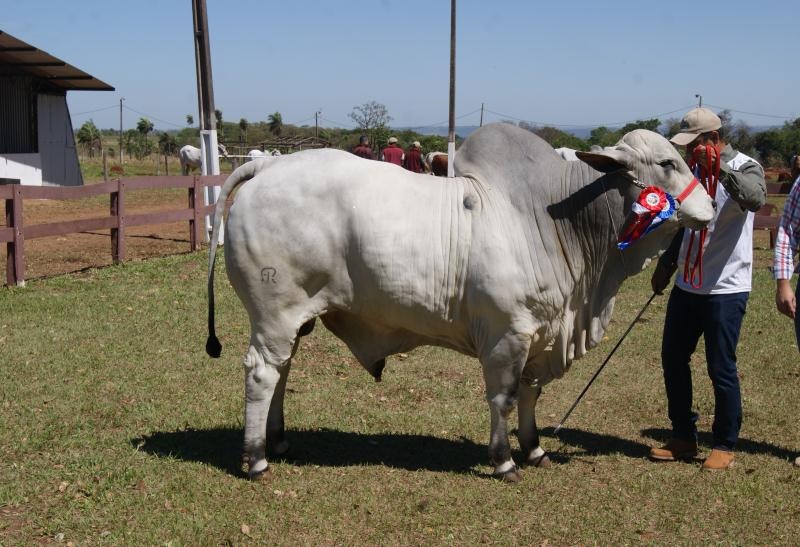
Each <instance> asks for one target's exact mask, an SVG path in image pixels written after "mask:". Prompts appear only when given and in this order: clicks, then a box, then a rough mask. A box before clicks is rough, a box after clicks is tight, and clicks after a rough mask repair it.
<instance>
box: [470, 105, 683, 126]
mask: <svg viewBox="0 0 800 547" xmlns="http://www.w3.org/2000/svg"><path fill="white" fill-rule="evenodd" d="M690 108H692V105H689V106H684V107H681V108H676V109H675V110H670V111H669V112H661V113H660V114H651V115H649V116H644V117H641V118H636V119H635V120H626V121H621V122H605V123H586V124H564V123H548V122H541V121H536V120H525V119H522V118H517V117H515V116H509V115H507V114H501V113H499V112H495V111H493V110H489V109H488V108H484V112H488V113H490V114H494V115H495V116H499V117H500V118H503V119H507V120H515V121H520V122H528V123H532V124H536V125H544V126H550V127H603V126H606V127H607V126H617V125H625V124H627V123H634V122H636V121H639V120H648V119H652V118H661V117H662V116H667V115H669V114H674V113H676V112H683V111H686V110H688V109H690Z"/></svg>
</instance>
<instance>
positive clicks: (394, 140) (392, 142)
mask: <svg viewBox="0 0 800 547" xmlns="http://www.w3.org/2000/svg"><path fill="white" fill-rule="evenodd" d="M388 142H389V144H394V143H396V142H397V137H389V141H388Z"/></svg>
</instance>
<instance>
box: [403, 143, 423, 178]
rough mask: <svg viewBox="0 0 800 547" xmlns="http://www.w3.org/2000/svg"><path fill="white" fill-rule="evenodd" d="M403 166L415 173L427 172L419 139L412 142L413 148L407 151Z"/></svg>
mask: <svg viewBox="0 0 800 547" xmlns="http://www.w3.org/2000/svg"><path fill="white" fill-rule="evenodd" d="M403 167H405V168H406V169H408V170H409V171H412V172H414V173H424V172H425V162H424V161H423V160H422V150H421V147H420V144H419V141H414V142H412V143H411V148H409V149H408V152H406V157H405V159H404V160H403Z"/></svg>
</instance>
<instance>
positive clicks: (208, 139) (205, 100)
mask: <svg viewBox="0 0 800 547" xmlns="http://www.w3.org/2000/svg"><path fill="white" fill-rule="evenodd" d="M192 17H193V22H194V53H195V64H196V68H197V102H198V107H199V110H200V155H201V160H202V163H201V166H200V173H201V174H202V175H219V152H218V150H217V125H216V119H215V117H214V85H213V78H212V75H211V46H210V45H209V39H208V15H207V12H206V2H205V0H192ZM205 189H206V190H205V192H204V193H203V194H204V197H205V204H206V205H211V204H213V203H216V202H217V198H218V197H219V193H220V187H219V186H206V187H205ZM211 229H212V226H211V216H210V215H206V241H208V240H209V239H210V237H211ZM219 238H220V241H219V244H220V245H221V244H222V238H223V234H222V230H220V233H219Z"/></svg>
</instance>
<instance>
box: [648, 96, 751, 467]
mask: <svg viewBox="0 0 800 547" xmlns="http://www.w3.org/2000/svg"><path fill="white" fill-rule="evenodd" d="M671 142H672V143H674V144H676V145H678V146H685V147H686V157H687V161H688V163H689V165H690V167H692V168H693V169H694V170H695V176H697V178H698V180H699V181H700V182H701V183H702V184H703V186H704V187H705V188H706V190H707V191H708V192H709V194H710V195H711V197H712V198H714V200H715V202H716V204H717V207H716V211H715V213H714V218H713V219H712V221H711V223H710V224H709V226H708V228H707V229H706V230H703V231H701V232H694V231H692V230H682V231H681V232H679V233H678V235H677V236H676V238H675V240H674V241H673V245H671V246H670V248H669V249H668V250H667V251H666V252H665V253H664V254H663V255H662V256H661V258H660V260H659V262H658V265H657V266H656V270H655V272H654V273H653V277H652V279H651V284H652V287H653V290H654V291H655V292H656V293H658V294H661V292H663V290H664V289H665V288H666V287H667V285H668V284H669V281H670V279H671V277H672V274H673V273H674V272H675V270H676V269H677V270H678V276H677V279H676V281H675V287H674V288H673V289H672V291H671V294H670V298H669V303H668V305H667V312H666V317H665V319H664V336H663V339H662V346H661V365H662V368H663V371H664V385H665V387H666V392H667V403H668V411H669V418H670V421H671V422H672V438H671V439H670V440H669V442H667V443H666V445H664V446H663V447H660V448H653V449H651V451H650V458H651V459H653V460H656V461H675V460H679V459H686V458H694V457H695V456H696V455H697V428H696V426H695V422H696V421H697V418H698V415H697V413H696V412H694V411H692V377H691V369H690V368H689V361H690V359H691V356H692V354H693V353H694V351H695V348H696V347H697V342H698V341H699V339H700V336H701V335H702V336H703V338H704V339H705V345H706V361H707V363H708V375H709V377H710V378H711V383H712V385H713V386H714V423H713V426H712V432H713V435H714V444H713V446H712V450H711V454H710V455H709V456H708V458H706V459H705V461H704V462H703V466H702V469H704V470H719V469H727V468H728V467H730V466H731V465H732V464H733V458H734V449H735V447H736V442H737V440H738V438H739V429H740V427H741V423H742V402H741V392H740V389H739V377H738V374H737V371H736V346H737V344H738V342H739V331H740V329H741V325H742V319H743V318H744V313H745V309H746V307H747V299H748V296H749V294H750V288H751V279H752V266H753V212H754V211H757V210H758V209H760V208H761V206H762V205H764V203H765V202H766V182H765V180H764V171H763V169H762V168H761V166H760V165H759V164H758V163H756V162H755V161H754V160H753V159H752V158H749V157H747V156H746V155H744V154H742V153H741V152H737V151H735V150H734V149H733V148H732V147H731V146H730V145H729V144H727V143H726V142H725V140H724V138H723V129H722V121H721V120H720V119H719V117H718V116H717V115H716V114H714V113H713V112H712V111H711V110H708V109H707V108H695V109H693V110H690V111H689V112H688V113H687V114H686V116H684V118H683V120H682V121H681V129H680V132H679V133H677V134H676V135H675V136H674V137H672V139H671Z"/></svg>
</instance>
